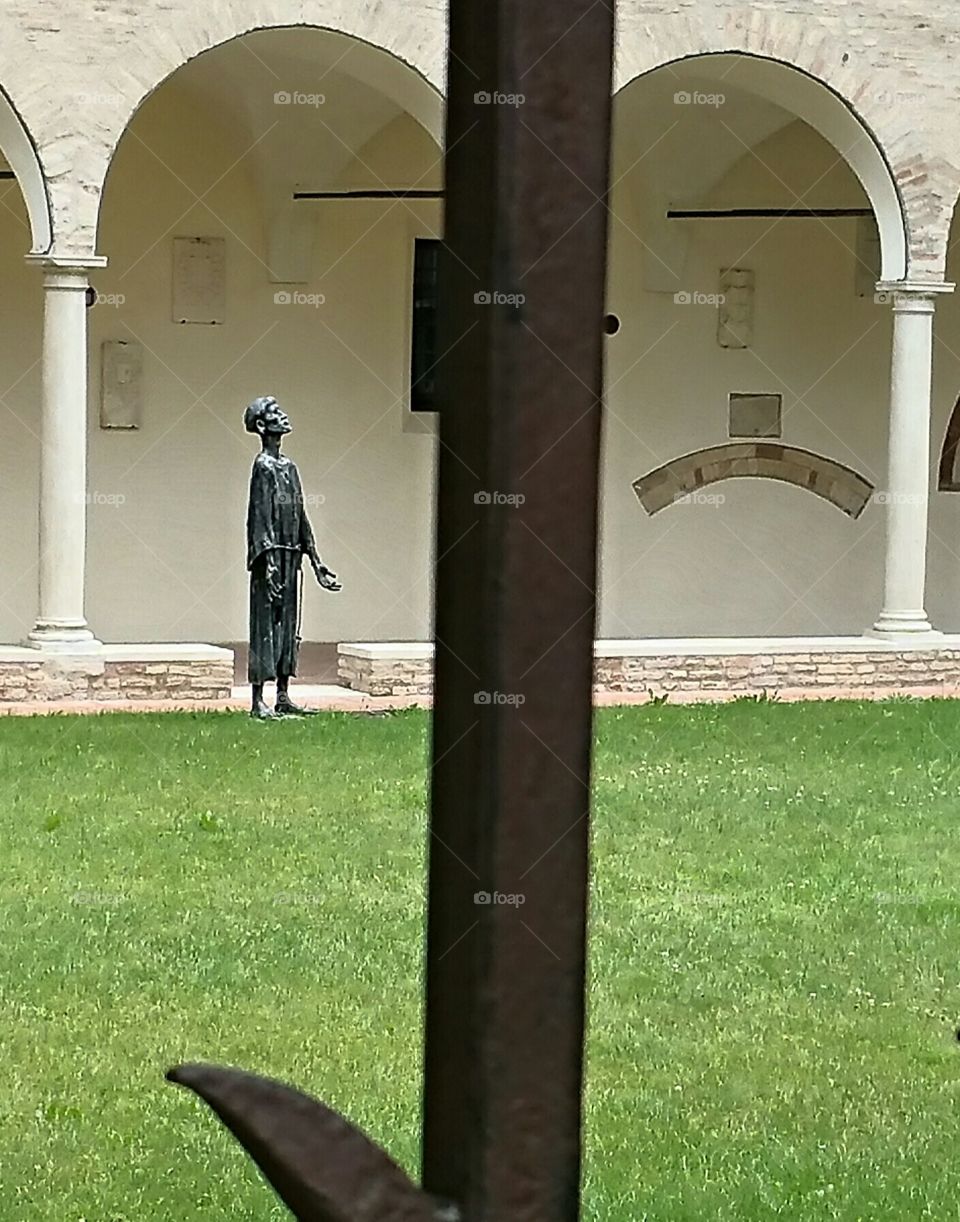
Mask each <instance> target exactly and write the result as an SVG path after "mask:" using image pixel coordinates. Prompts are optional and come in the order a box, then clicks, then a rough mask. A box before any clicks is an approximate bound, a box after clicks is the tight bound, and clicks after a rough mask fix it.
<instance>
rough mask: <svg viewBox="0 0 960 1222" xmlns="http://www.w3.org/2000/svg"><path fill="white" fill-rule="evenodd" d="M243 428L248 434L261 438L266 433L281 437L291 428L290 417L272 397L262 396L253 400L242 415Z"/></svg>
mask: <svg viewBox="0 0 960 1222" xmlns="http://www.w3.org/2000/svg"><path fill="white" fill-rule="evenodd" d="M243 427H244V428H245V429H246V430H247V432H248V433H259V434H260V436H261V437H263V436H265V435H266V434H267V433H275V434H277V435H278V436H281V437H282V436H283V434H284V433H289V432H290V430H291V429H292V428H293V425H292V424H291V423H290V417H289V416H288V415H287V413H286V412H285V411H284V410H283V408H282V407H281V406H280V404H279V403H278V402H277V401H276V399H275V398H274V397H273V395H264V396H263V397H262V398H260V399H254V401H253V402H252V403H251V404H250V406H249V407H248V408H247V410H246V411H245V412H244V413H243Z"/></svg>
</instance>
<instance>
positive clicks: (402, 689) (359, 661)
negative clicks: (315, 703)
mask: <svg viewBox="0 0 960 1222" xmlns="http://www.w3.org/2000/svg"><path fill="white" fill-rule="evenodd" d="M337 677H338V679H339V681H340V683H342V684H343V686H344V687H349V688H350V689H351V690H352V691H355V692H365V693H366V694H367V695H368V696H431V695H432V694H433V659H432V658H389V659H387V658H363V657H357V656H356V655H354V654H343V653H341V654H340V657H339V660H338V663H337Z"/></svg>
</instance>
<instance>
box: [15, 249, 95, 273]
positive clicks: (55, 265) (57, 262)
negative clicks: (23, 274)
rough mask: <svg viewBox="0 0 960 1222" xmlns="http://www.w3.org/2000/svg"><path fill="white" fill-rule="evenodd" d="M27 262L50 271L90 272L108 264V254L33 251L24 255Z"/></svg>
mask: <svg viewBox="0 0 960 1222" xmlns="http://www.w3.org/2000/svg"><path fill="white" fill-rule="evenodd" d="M23 257H24V260H25V262H27V263H31V264H34V265H35V266H38V267H43V268H46V269H47V270H48V271H62V272H71V271H72V272H77V273H81V272H89V271H95V270H96V269H98V268H101V267H106V266H107V262H108V260H107V256H106V255H58V254H54V253H53V252H48V253H47V254H36V253H35V252H33V251H31V252H30V254H28V255H24V256H23Z"/></svg>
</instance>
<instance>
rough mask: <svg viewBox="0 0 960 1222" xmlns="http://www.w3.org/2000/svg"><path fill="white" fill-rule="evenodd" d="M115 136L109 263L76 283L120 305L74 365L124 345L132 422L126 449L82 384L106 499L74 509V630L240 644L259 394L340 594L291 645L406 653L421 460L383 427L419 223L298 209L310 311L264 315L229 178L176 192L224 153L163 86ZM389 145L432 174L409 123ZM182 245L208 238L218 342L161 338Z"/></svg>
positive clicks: (391, 399)
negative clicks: (77, 565) (86, 518)
mask: <svg viewBox="0 0 960 1222" xmlns="http://www.w3.org/2000/svg"><path fill="white" fill-rule="evenodd" d="M134 133H135V134H131V135H130V136H128V137H127V139H126V140H125V141H124V144H123V145H122V147H121V149H120V151H119V153H118V157H117V162H116V165H115V167H114V170H113V173H112V175H111V178H110V181H109V182H108V187H107V195H106V200H105V214H104V222H103V226H102V230H101V243H100V244H101V249H102V250H103V251H104V253H106V254H107V255H109V257H110V260H111V262H110V267H109V269H108V270H106V271H105V272H103V273H101V275H100V276H98V278H97V287H98V289H100V291H101V292H102V293H122V294H124V295H125V297H126V301H125V303H124V305H123V306H122V307H121V308H119V309H113V308H111V307H109V306H99V307H97V309H96V310H95V311H94V312H93V316H92V319H91V322H92V335H91V352H92V353H93V354H94V364H95V365H96V364H97V360H98V357H97V354H98V353H99V348H100V343H101V341H102V340H104V339H119V338H131V339H133V338H138V339H139V340H140V342H142V343H143V345H144V348H145V350H146V353H145V366H144V369H145V399H146V405H145V411H144V418H143V425H142V427H141V429H140V430H139V431H137V432H129V433H119V432H104V431H102V430H100V429H99V427H98V422H97V415H96V413H97V406H98V401H99V394H98V389H97V381H96V378H95V379H94V394H93V396H92V403H91V445H90V483H91V487H92V488H94V489H97V490H101V491H102V492H104V493H107V494H114V493H119V494H120V495H122V496H123V497H124V498H125V499H124V501H123V503H122V504H121V505H119V506H117V507H115V508H114V507H109V506H104V507H94V508H93V509H92V511H91V520H90V541H89V564H88V596H87V606H88V616H89V619H90V622H91V624H93V625H94V626H95V628H96V630H97V632H98V634H99V635H100V636H101V637H102V638H104V639H109V640H118V639H159V640H168V639H204V640H232V639H241V638H243V637H245V635H246V574H245V570H244V516H245V506H246V492H247V482H248V479H249V470H250V464H251V461H252V459H253V456H254V454H255V452H256V450H257V445H256V442H255V439H254V438H253V437H251V436H249V435H248V434H246V433H244V431H243V427H242V422H241V417H242V413H243V409H244V407H245V406H246V404H247V403H248V402H249V401H250V400H251V399H252V398H254V397H256V396H257V395H260V394H266V393H272V394H275V395H276V396H277V397H278V398H279V399H280V401H281V402H282V403H283V404H284V406H285V407H286V408H287V409H288V410H289V411H290V414H291V415H292V417H293V422H294V426H295V431H294V433H293V434H292V436H291V437H290V438H289V440H288V443H287V451H288V453H289V454H290V455H291V457H293V458H294V459H295V460H296V461H297V463H298V465H299V467H300V471H301V474H302V477H303V481H304V485H305V489H306V491H307V493H308V494H309V495H322V496H323V497H324V498H325V501H324V503H323V504H322V505H320V506H318V507H316V508H313V509H312V510H311V516H312V519H313V522H314V526H315V529H316V531H317V535H318V540H319V542H320V546H321V550H322V552H323V554H324V556H325V558H327V559H328V560H329V562H330V563H331V565H333V566H334V567H335V568H336V569H337V571H338V573H339V574H340V575H341V577H342V579H343V582H344V591H343V593H342V594H339V595H337V596H336V597H333V596H330V595H325V594H322V593H321V592H320V591H319V590H317V589H316V588H313V589H310V590H309V593H308V597H307V600H306V612H305V618H304V636H305V637H307V638H312V639H321V640H337V639H348V638H357V637H359V638H367V637H374V638H377V637H381V638H393V637H400V638H407V637H412V638H422V637H424V636H425V635H427V634H428V633H429V620H428V616H429V586H428V582H427V580H426V578H427V577H428V575H429V564H430V559H429V558H430V550H431V508H430V505H431V494H432V478H433V449H434V442H433V440H432V439H431V438H430V437H426V436H421V435H417V434H406V433H404V432H403V431H402V423H403V413H404V410H405V405H404V403H403V396H404V392H405V389H406V386H407V382H408V359H409V348H408V334H407V316H408V312H409V294H410V285H409V282H408V275H409V268H408V260H409V245H410V243H411V242H412V238H413V235H414V233H416V232H421V231H422V232H424V233H428V232H431V224H432V225H434V226H435V224H436V222H437V219H438V217H437V206H436V205H433V204H421V205H418V206H417V208H416V209H413V210H411V208H409V207H408V206H407V205H406V204H398V205H395V206H393V207H391V206H390V205H389V204H383V203H373V202H371V203H329V204H303V205H302V206H303V207H305V208H310V209H313V211H314V214H315V217H316V221H315V224H316V244H315V250H314V255H313V261H312V268H313V271H312V277H311V280H310V282H309V283H308V284H303V285H298V286H296V289H297V291H299V292H303V293H310V294H321V293H322V294H323V295H324V296H325V298H326V302H325V304H324V305H322V306H320V307H319V308H314V307H312V306H309V305H277V304H275V303H274V294H275V292H277V291H278V286H277V285H275V284H272V283H270V281H269V279H268V274H267V270H266V268H265V266H264V265H263V263H262V261H261V260H262V259H263V257H264V235H263V227H262V221H261V216H260V212H259V209H258V205H257V198H258V197H257V195H256V193H255V191H254V188H253V184H252V182H251V179H250V177H249V176H248V174H247V168H248V165H249V162H248V161H243V162H241V164H240V165H239V166H238V167H237V168H235V169H233V170H230V171H229V173H227V175H226V177H225V178H223V180H222V181H220V182H219V183H218V184H217V185H216V186H215V187H214V188H213V190H212V191H211V192H210V194H209V195H207V196H206V197H205V204H198V203H195V202H193V201H192V197H191V195H190V191H189V189H188V188H192V189H193V190H194V191H195V192H196V193H197V194H203V192H204V191H205V190H206V188H207V187H208V186H209V185H210V184H211V183H214V182H216V180H217V179H218V177H219V176H220V175H221V174H223V173H224V171H227V170H228V169H229V167H230V166H231V164H232V163H233V162H234V160H235V159H236V157H237V156H238V155H239V154H240V153H242V152H243V149H242V148H240V149H239V150H238V149H237V147H236V144H237V141H236V138H235V135H231V133H230V131H229V130H228V129H227V127H226V126H225V125H224V124H222V123H220V124H218V123H217V122H216V121H215V120H214V119H213V117H212V116H211V115H210V114H208V113H201V112H199V111H198V110H197V108H196V106H195V103H194V99H193V97H192V95H191V94H189V93H188V92H187V91H186V90H179V89H178V88H177V87H176V85H175V84H171V85H169V86H168V87H167V88H166V89H165V90H164V91H162V92H161V93H160V94H158V95H157V96H156V97H155V98H154V99H153V100H152V102H151V103H148V105H147V106H146V107H145V108H144V110H143V111H142V112H141V114H140V115H139V116H138V119H137V121H136V127H135V129H134ZM390 137H391V149H392V151H393V155H395V156H396V155H398V154H399V152H401V151H403V150H404V149H405V150H406V156H407V161H408V163H409V164H410V165H415V166H419V167H421V168H423V169H429V168H430V167H431V166H432V165H433V163H434V162H435V161H436V150H435V146H434V145H433V144H432V142H431V141H430V139H429V138H428V137H427V136H426V135H425V133H423V131H422V129H420V128H419V127H418V126H417V125H416V124H414V123H413V121H412V120H409V119H407V120H404V121H402V122H398V123H393V124H391V127H390ZM148 148H149V149H150V150H152V152H148V151H147V150H148ZM375 151H376V150H375V149H374V150H368V154H369V155H365V160H366V161H367V163H368V164H370V156H372V155H374V154H375ZM165 166H167V167H169V169H167V168H165ZM171 170H172V171H173V173H171V172H170V171H171ZM383 171H384V174H385V175H389V174H390V173H391V167H390V166H385V167H383ZM181 180H182V181H181ZM415 213H420V214H421V215H422V217H423V220H418V219H417V217H416V215H415ZM431 213H432V219H431ZM428 220H431V224H428V223H427V221H428ZM190 234H202V235H220V236H223V237H225V238H226V243H227V269H228V273H227V275H228V284H227V321H226V324H225V325H223V326H215V327H211V326H181V325H176V324H174V323H172V322H171V321H170V298H171V240H172V237H173V236H174V235H190ZM144 252H146V253H144ZM204 392H206V393H204ZM200 395H203V400H202V402H201V403H200V404H195V403H194V400H195V398H196V397H197V396H200ZM311 580H312V579H311Z"/></svg>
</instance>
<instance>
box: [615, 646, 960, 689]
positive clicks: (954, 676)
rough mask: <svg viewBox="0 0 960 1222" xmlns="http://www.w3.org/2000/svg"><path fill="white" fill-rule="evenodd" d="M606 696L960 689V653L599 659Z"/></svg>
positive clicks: (663, 656)
mask: <svg viewBox="0 0 960 1222" xmlns="http://www.w3.org/2000/svg"><path fill="white" fill-rule="evenodd" d="M594 674H595V682H596V687H597V689H598V690H600V691H606V692H647V691H651V692H653V693H654V694H655V695H663V694H665V693H667V694H668V693H670V692H704V691H718V692H719V691H734V692H744V693H750V692H757V693H759V692H776V691H778V690H783V691H787V690H798V689H805V688H846V689H850V688H852V689H856V688H863V689H864V690H867V689H873V690H875V689H878V688H880V689H889V690H890V691H900V690H902V689H904V688H911V687H923V688H930V687H938V686H942V687H943V688H944V689H950V688H956V687H958V686H960V650H958V649H950V650H936V651H929V652H917V651H914V650H910V651H904V652H894V651H892V650H889V649H885V650H877V651H876V652H856V653H853V652H846V651H837V652H820V651H816V652H806V653H792V654H788V653H772V654H762V653H761V654H753V655H749V654H727V655H682V654H681V655H670V654H663V655H661V656H656V657H611V658H598V659H597V662H596V667H595V671H594Z"/></svg>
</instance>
